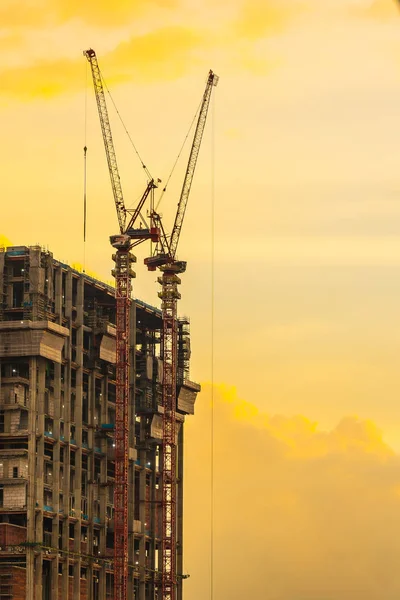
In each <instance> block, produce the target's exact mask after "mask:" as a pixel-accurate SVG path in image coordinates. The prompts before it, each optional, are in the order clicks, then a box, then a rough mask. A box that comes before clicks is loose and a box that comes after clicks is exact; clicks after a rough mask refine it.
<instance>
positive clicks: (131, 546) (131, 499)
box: [128, 301, 136, 596]
mask: <svg viewBox="0 0 400 600" xmlns="http://www.w3.org/2000/svg"><path fill="white" fill-rule="evenodd" d="M135 348H136V304H135V302H134V301H132V303H131V309H130V336H129V448H130V449H132V450H133V449H134V448H135V418H136V408H135V393H136V391H135V385H136V377H135V373H136V365H135V362H136V352H135ZM133 456H134V455H133ZM128 477H129V483H128V486H129V488H128V489H129V495H128V523H129V541H128V552H129V558H128V565H133V564H134V562H135V536H134V532H133V521H134V518H135V461H134V459H133V457H132V459H131V460H129V474H128ZM133 590H134V574H133V568H132V567H128V594H129V595H132V596H133Z"/></svg>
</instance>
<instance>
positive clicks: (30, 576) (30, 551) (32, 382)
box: [26, 357, 37, 600]
mask: <svg viewBox="0 0 400 600" xmlns="http://www.w3.org/2000/svg"><path fill="white" fill-rule="evenodd" d="M36 368H37V360H36V357H32V358H30V359H29V399H28V402H29V405H28V431H29V433H28V485H27V538H26V539H27V541H28V543H30V544H33V543H34V542H35V540H36V538H35V522H36V497H35V492H36V399H37V396H36V389H37V373H36ZM34 593H35V551H34V548H33V547H29V546H28V547H27V549H26V600H34V597H35V596H34Z"/></svg>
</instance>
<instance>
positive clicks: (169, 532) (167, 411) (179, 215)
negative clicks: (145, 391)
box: [145, 71, 219, 600]
mask: <svg viewBox="0 0 400 600" xmlns="http://www.w3.org/2000/svg"><path fill="white" fill-rule="evenodd" d="M218 79H219V78H218V76H217V75H215V74H214V73H213V72H212V71H210V72H209V75H208V79H207V85H206V89H205V91H204V94H203V99H202V102H201V106H200V111H199V116H198V120H197V125H196V130H195V134H194V138H193V143H192V147H191V151H190V155H189V162H188V165H187V169H186V174H185V178H184V182H183V186H182V191H181V195H180V198H179V202H178V208H177V212H176V217H175V222H174V226H173V229H172V233H171V235H170V237H169V238H168V237H167V236H166V234H165V231H164V228H163V227H162V224H161V219H160V217H159V215H157V214H155V213H153V223H154V224H156V223H157V225H158V227H159V231H160V241H159V244H157V246H156V248H155V252H154V255H153V256H152V257H149V258H147V259H145V264H146V265H147V268H148V269H149V270H150V271H154V270H155V269H156V268H157V267H158V268H159V269H160V270H161V271H162V276H161V277H159V278H158V282H159V283H160V284H161V291H160V292H159V294H158V295H159V298H161V301H162V304H161V308H162V319H163V329H162V339H161V341H162V344H161V347H162V359H163V387H162V398H163V407H164V413H163V440H162V578H161V586H162V593H161V599H162V600H175V599H176V586H177V573H176V386H177V381H176V373H177V337H178V336H177V302H178V300H179V299H180V297H181V295H180V293H179V291H178V285H179V284H180V283H181V280H180V277H179V276H178V274H180V273H183V272H184V271H185V270H186V262H184V261H178V260H176V251H177V247H178V242H179V237H180V234H181V230H182V224H183V219H184V216H185V212H186V207H187V202H188V199H189V194H190V189H191V186H192V181H193V176H194V172H195V169H196V164H197V159H198V156H199V151H200V146H201V141H202V138H203V133H204V128H205V125H206V120H207V114H208V108H209V104H210V99H211V92H212V88H213V86H216V85H217V83H218Z"/></svg>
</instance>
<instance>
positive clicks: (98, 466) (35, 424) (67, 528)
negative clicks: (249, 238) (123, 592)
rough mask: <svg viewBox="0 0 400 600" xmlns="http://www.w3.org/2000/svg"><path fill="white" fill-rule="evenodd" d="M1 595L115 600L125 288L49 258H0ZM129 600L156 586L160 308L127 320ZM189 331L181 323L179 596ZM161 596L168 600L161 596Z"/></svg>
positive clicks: (7, 253)
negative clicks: (118, 302)
mask: <svg viewBox="0 0 400 600" xmlns="http://www.w3.org/2000/svg"><path fill="white" fill-rule="evenodd" d="M0 294H1V295H0V362H1V379H0V391H1V395H0V598H1V599H2V600H11V599H15V600H23V599H25V598H26V599H27V600H78V599H79V600H86V599H87V600H105V599H109V598H112V597H113V557H114V550H113V546H114V522H113V511H114V505H113V502H114V495H113V494H114V489H113V483H114V477H115V463H114V459H115V450H114V447H115V443H114V425H115V399H116V381H115V378H116V376H115V361H116V347H115V335H116V330H115V322H116V311H115V290H114V288H112V287H110V286H108V285H106V284H104V283H102V282H100V281H97V280H95V279H93V278H91V277H89V276H87V275H85V274H83V273H80V272H78V271H75V270H74V269H72V268H70V267H69V266H68V265H66V264H63V263H61V262H59V261H57V260H55V259H54V258H53V256H52V254H51V253H50V252H48V251H44V250H43V249H41V248H40V247H37V246H34V247H29V248H28V247H10V248H6V249H3V250H2V251H0ZM130 320H131V323H130V361H129V362H130V377H129V380H130V381H129V384H130V385H129V390H130V392H129V424H130V427H129V509H128V510H129V513H128V514H129V518H128V521H129V524H128V526H129V557H128V564H129V573H128V597H129V598H132V599H135V600H154V599H155V598H157V593H158V590H159V589H160V575H159V574H160V570H161V547H162V545H161V533H162V507H161V498H162V494H161V491H162V490H161V488H162V481H161V469H160V466H161V465H160V461H161V459H160V454H161V450H162V434H163V430H162V414H163V407H162V377H163V368H162V361H161V359H160V356H162V349H161V348H160V344H161V337H162V336H161V331H162V315H161V311H160V310H158V309H156V308H154V307H152V306H149V305H147V304H146V303H144V302H141V301H139V300H134V301H133V302H132V308H131V311H130ZM189 359H190V339H189V323H188V321H187V320H178V369H177V374H176V376H177V406H176V419H177V444H178V452H177V496H176V497H177V505H176V511H177V513H176V517H177V518H176V523H177V532H176V547H177V569H176V570H177V594H176V597H177V599H178V600H181V598H182V580H183V579H184V577H185V574H184V573H183V565H182V535H183V530H182V527H183V526H182V523H183V520H182V517H183V487H182V486H183V430H184V427H183V424H184V420H185V415H187V414H193V412H194V404H195V400H196V395H197V393H198V391H199V390H200V387H199V385H197V384H195V383H193V382H191V381H190V378H189ZM158 596H159V598H160V595H158Z"/></svg>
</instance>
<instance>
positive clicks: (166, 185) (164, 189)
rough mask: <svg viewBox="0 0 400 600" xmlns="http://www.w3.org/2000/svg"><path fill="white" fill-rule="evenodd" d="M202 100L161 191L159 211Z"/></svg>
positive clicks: (158, 203)
mask: <svg viewBox="0 0 400 600" xmlns="http://www.w3.org/2000/svg"><path fill="white" fill-rule="evenodd" d="M202 102H203V99H201V101H200V104H199V106H198V107H197V110H196V112H195V114H194V117H193V119H192V122H191V123H190V126H189V129H188V132H187V134H186V136H185V139H184V140H183V143H182V146H181V148H180V150H179V152H178V156H177V157H176V159H175V162H174V164H173V166H172V169H171V172H170V174H169V176H168V179H167V181H166V183H165V185H164V187H163V190H162V192H161V195H160V197H159V199H158V202H157V204H156V207H155V210H156V211H157V209H158V207H159V206H160V203H161V200H162V198H163V196H164V194H165V192H166V191H167V187H168V184H169V182H170V179H171V177H172V175H173V172H174V171H175V167H176V165H177V164H178V161H179V159H180V157H181V154H182V152H183V148H184V147H185V144H186V142H187V139H188V137H189V134H190V132H191V131H192V129H193V125H194V123H195V121H196V118H197V115H198V114H199V111H200V107H201V104H202Z"/></svg>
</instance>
